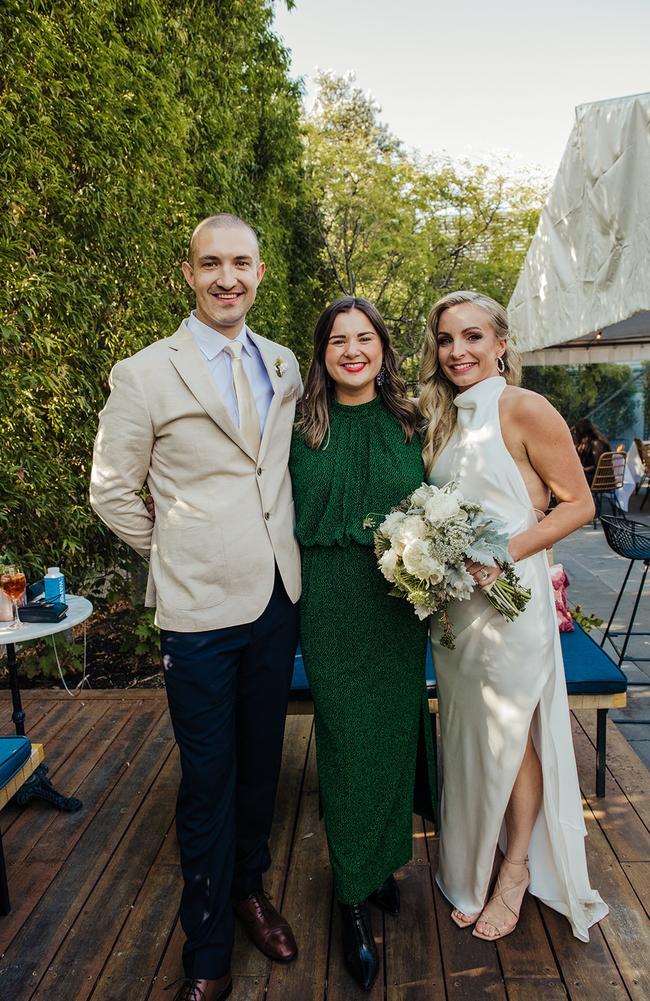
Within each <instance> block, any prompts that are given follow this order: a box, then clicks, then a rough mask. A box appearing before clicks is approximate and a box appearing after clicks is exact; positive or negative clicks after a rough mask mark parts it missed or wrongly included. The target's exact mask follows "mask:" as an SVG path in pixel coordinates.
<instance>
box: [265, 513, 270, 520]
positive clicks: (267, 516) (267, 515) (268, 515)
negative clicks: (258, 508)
mask: <svg viewBox="0 0 650 1001" xmlns="http://www.w3.org/2000/svg"><path fill="white" fill-rule="evenodd" d="M264 517H265V518H266V520H267V521H268V520H269V518H270V517H271V515H270V514H269V512H268V511H265V512H264Z"/></svg>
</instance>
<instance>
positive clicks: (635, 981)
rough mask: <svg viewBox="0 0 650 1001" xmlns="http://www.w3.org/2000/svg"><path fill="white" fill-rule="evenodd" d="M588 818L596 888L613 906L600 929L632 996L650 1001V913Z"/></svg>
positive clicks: (596, 976) (603, 838) (589, 847)
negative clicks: (648, 913) (649, 920)
mask: <svg viewBox="0 0 650 1001" xmlns="http://www.w3.org/2000/svg"><path fill="white" fill-rule="evenodd" d="M586 820H587V829H588V832H589V837H588V841H587V846H588V861H589V868H590V872H591V873H592V874H595V875H594V876H593V877H592V878H593V882H594V884H595V888H596V889H597V890H598V891H599V893H600V894H601V896H602V897H603V899H604V900H605V901H606V903H607V904H608V905H609V909H610V912H609V915H608V917H606V918H604V919H603V921H601V923H600V930H601V931H602V933H603V936H604V938H605V941H606V942H607V945H608V947H609V951H610V952H611V954H612V957H613V959H614V962H615V963H616V966H617V967H618V972H619V973H620V975H621V977H622V978H623V981H624V983H625V987H626V988H627V990H628V993H629V995H630V997H631V998H633V999H634V1001H647V999H648V998H649V997H650V965H649V964H648V961H647V957H648V955H649V954H650V927H649V925H648V921H647V918H646V915H645V913H644V910H643V908H642V906H641V904H640V903H639V901H638V898H637V896H636V894H635V893H634V891H633V890H632V888H631V886H630V884H629V882H628V880H627V878H626V876H625V873H624V872H623V869H622V868H621V865H620V863H619V861H618V859H617V858H616V855H615V854H614V852H613V851H612V848H611V846H610V845H609V843H608V841H607V839H606V838H605V835H604V834H603V832H602V831H601V830H600V828H599V826H598V823H597V822H596V819H595V818H594V816H593V814H591V811H589V812H588V813H587V818H586ZM594 937H595V936H594ZM583 948H584V946H583ZM591 977H592V978H593V980H594V981H595V982H596V983H598V982H600V981H602V977H600V976H599V975H598V974H595V971H594V970H592V972H591ZM601 997H602V995H601Z"/></svg>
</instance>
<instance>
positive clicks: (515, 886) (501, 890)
mask: <svg viewBox="0 0 650 1001" xmlns="http://www.w3.org/2000/svg"><path fill="white" fill-rule="evenodd" d="M503 859H504V861H505V862H509V863H510V865H523V866H525V867H526V875H525V876H523V877H522V879H518V880H517V881H516V882H514V883H511V884H510V885H509V886H502V885H501V873H500V872H499V875H498V876H497V881H496V886H495V888H494V890H495V892H494V893H493V894H492V896H491V897H490V899H489V900H488V902H487V904H486V905H485V907H488V906H489V905H490V903H491V902H492V901H493V900H499V899H500V900H501V903H502V904H503V905H504V907H506V908H507V909H508V910H509V911H510V913H511V914H512V916H513V917H514V919H515V923H514V924H513V926H512V928H509V927H508V925H505V924H502V925H498V924H497V923H496V922H495V921H492V920H491V919H490V918H488V917H486V918H483V923H484V924H486V925H489V926H490V927H491V928H494V930H495V932H496V935H484V934H483V932H480V931H478V929H477V928H475V929H474V931H473V932H472V935H474V937H475V938H481V939H483V940H484V941H485V942H496V941H497V939H500V938H505V936H506V935H510V933H511V932H513V931H514V930H515V928H516V927H517V922H518V921H519V911H520V910H521V902H520V904H519V907H518V909H517V910H515V909H514V907H511V906H510V904H509V903H508V901H507V900H506V894H507V893H512V892H513V890H519V889H520V888H521V887H522V886H523V887H524V893H525V892H526V888H527V887H528V884H529V883H530V872H529V871H528V856H526V858H525V859H521V860H520V859H511V858H508V856H507V855H504V856H503ZM523 899H524V894H522V896H521V901H522V902H523ZM485 907H484V908H483V910H482V911H481V913H480V914H479V916H478V918H477V919H476V921H477V922H478V921H480V920H481V918H482V915H483V914H484V912H485Z"/></svg>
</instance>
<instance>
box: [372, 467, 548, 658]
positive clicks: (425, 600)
mask: <svg viewBox="0 0 650 1001" xmlns="http://www.w3.org/2000/svg"><path fill="white" fill-rule="evenodd" d="M363 525H364V528H373V529H375V552H376V554H377V562H378V566H379V569H380V570H381V572H382V574H383V575H384V577H385V578H386V580H388V581H390V583H391V584H392V585H393V588H392V590H391V592H390V593H391V594H392V595H394V596H395V597H396V598H405V599H406V600H407V601H409V602H410V603H411V604H412V605H413V608H414V610H415V614H416V615H417V617H418V618H419V619H425V618H427V616H429V615H434V614H436V613H437V614H438V616H439V621H440V624H441V626H442V637H441V639H440V642H441V643H442V645H443V646H445V647H447V648H448V649H450V650H453V649H454V639H455V637H454V631H453V628H452V625H451V622H450V620H449V616H448V614H447V608H448V606H449V603H450V602H451V601H454V600H456V601H464V600H465V599H466V598H469V597H470V595H471V593H472V591H473V590H474V587H475V586H476V582H475V581H474V578H473V577H472V576H471V574H469V573H468V572H467V570H466V569H465V561H466V560H468V559H469V560H474V561H476V562H477V563H485V564H487V565H489V566H498V567H499V568H500V570H501V575H500V576H499V577H498V578H497V579H496V580H495V581H494V582H493V583H492V584H490V585H489V586H488V587H486V588H483V589H482V590H483V594H484V595H485V597H486V598H487V600H488V601H489V602H490V604H491V605H493V606H494V608H496V609H497V611H499V612H500V613H501V614H502V615H503V616H504V617H505V618H506V619H508V620H509V621H512V620H513V619H514V618H516V617H517V615H519V613H520V612H522V611H523V610H524V608H525V607H526V604H527V603H528V601H529V600H530V591H529V590H527V589H526V588H525V587H522V586H521V585H520V583H519V578H518V577H517V574H516V573H515V569H514V567H513V565H512V559H511V556H510V554H509V553H508V540H509V536H508V532H507V530H506V525H505V523H504V522H502V521H499V520H498V519H496V518H492V517H490V516H489V515H487V514H485V512H484V511H483V509H482V507H481V505H480V504H477V503H475V502H473V501H467V500H465V498H464V497H463V495H462V494H461V492H460V491H459V489H458V486H457V484H456V483H455V482H454V481H451V482H450V483H446V484H445V485H444V486H443V487H435V486H433V485H429V484H426V483H423V484H422V486H421V487H418V489H417V490H414V491H413V493H412V494H411V495H410V496H409V497H407V498H406V499H405V500H403V501H402V503H401V504H400V505H399V507H397V508H396V509H395V510H394V511H391V513H390V514H389V515H387V516H386V517H385V518H384V520H383V521H382V522H381V524H380V525H377V524H376V522H375V516H374V515H368V517H367V518H366V519H365V521H364V523H363Z"/></svg>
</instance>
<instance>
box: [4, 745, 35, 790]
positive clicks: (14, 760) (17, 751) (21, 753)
mask: <svg viewBox="0 0 650 1001" xmlns="http://www.w3.org/2000/svg"><path fill="white" fill-rule="evenodd" d="M31 753H32V745H31V742H30V740H29V739H28V738H27V737H0V789H2V788H4V786H6V784H7V782H9V781H10V780H11V779H12V778H13V777H14V775H15V774H16V772H19V771H20V769H21V768H22V767H23V765H24V764H25V762H26V761H29V759H30V757H31Z"/></svg>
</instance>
